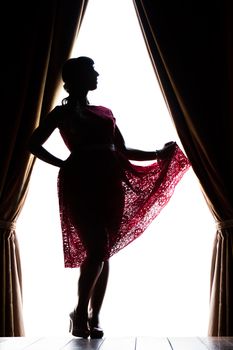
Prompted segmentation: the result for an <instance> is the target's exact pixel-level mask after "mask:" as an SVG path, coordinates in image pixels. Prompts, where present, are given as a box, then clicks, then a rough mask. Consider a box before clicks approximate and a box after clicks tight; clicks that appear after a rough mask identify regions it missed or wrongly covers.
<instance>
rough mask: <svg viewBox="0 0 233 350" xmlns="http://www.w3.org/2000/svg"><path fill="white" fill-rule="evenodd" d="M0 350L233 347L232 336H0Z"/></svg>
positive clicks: (212, 349)
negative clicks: (101, 337) (91, 337)
mask: <svg viewBox="0 0 233 350" xmlns="http://www.w3.org/2000/svg"><path fill="white" fill-rule="evenodd" d="M0 350H233V337H206V338H202V337H161V338H157V337H152V336H151V337H149V336H146V337H109V338H103V339H79V338H74V337H72V336H68V337H32V338H30V337H2V338H1V337H0Z"/></svg>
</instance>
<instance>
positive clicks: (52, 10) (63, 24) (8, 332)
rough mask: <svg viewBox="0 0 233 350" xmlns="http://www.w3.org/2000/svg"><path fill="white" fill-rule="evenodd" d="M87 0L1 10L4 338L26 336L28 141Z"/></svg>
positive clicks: (0, 308)
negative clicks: (23, 228)
mask: <svg viewBox="0 0 233 350" xmlns="http://www.w3.org/2000/svg"><path fill="white" fill-rule="evenodd" d="M87 3H88V0H69V1H66V0H51V1H43V0H42V1H31V2H30V1H29V2H28V1H20V2H17V3H16V2H13V3H12V2H6V3H5V4H4V5H3V6H2V8H1V25H4V27H3V28H2V29H1V31H2V34H3V35H2V37H3V42H2V48H3V49H4V50H3V51H4V52H3V51H2V57H3V63H2V67H3V72H2V81H1V85H2V87H3V90H4V91H3V100H2V101H3V102H2V106H1V107H2V118H4V120H3V119H2V127H1V129H0V160H1V168H0V254H1V266H0V272H1V274H0V285H1V289H0V336H23V335H24V334H25V330H24V324H23V295H22V275H21V268H20V253H19V247H18V242H17V228H16V224H17V218H18V216H19V214H20V212H21V209H22V207H23V204H24V202H25V199H26V196H27V190H28V185H29V180H30V176H31V173H32V169H33V165H34V161H35V158H34V156H32V155H31V154H30V153H29V152H28V150H27V142H28V139H29V137H30V135H31V133H32V131H33V130H34V128H35V127H36V126H37V125H38V123H39V121H40V118H42V117H43V116H44V115H45V114H46V113H47V112H48V111H49V110H50V108H51V106H52V103H53V98H54V96H55V93H56V89H57V87H58V85H59V82H60V71H61V67H62V64H63V63H64V61H65V60H66V59H67V58H68V57H69V55H70V52H71V49H72V45H73V42H74V40H75V37H76V35H77V34H78V31H79V28H80V25H81V22H82V19H83V16H84V13H85V10H86V6H87ZM6 19H7V21H6ZM41 116H42V117H41Z"/></svg>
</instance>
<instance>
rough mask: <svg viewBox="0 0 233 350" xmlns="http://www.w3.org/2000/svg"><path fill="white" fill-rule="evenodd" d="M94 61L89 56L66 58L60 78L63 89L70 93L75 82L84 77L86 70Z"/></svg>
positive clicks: (75, 84) (79, 81) (77, 82)
mask: <svg viewBox="0 0 233 350" xmlns="http://www.w3.org/2000/svg"><path fill="white" fill-rule="evenodd" d="M93 64H94V61H93V60H92V59H91V58H90V57H86V56H80V57H77V58H70V59H68V60H67V61H66V62H65V64H64V65H63V69H62V80H63V82H64V86H63V87H64V89H65V90H66V91H67V92H68V93H70V92H72V89H74V88H75V87H76V86H77V84H79V83H82V81H83V79H85V74H86V71H87V70H88V69H89V68H90V67H92V66H93Z"/></svg>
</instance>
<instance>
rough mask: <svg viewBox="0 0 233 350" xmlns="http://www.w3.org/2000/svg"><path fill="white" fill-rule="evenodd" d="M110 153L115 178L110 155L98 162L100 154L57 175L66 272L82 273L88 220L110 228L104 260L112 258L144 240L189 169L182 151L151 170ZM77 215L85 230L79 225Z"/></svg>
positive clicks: (176, 150)
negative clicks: (77, 271) (132, 243)
mask: <svg viewBox="0 0 233 350" xmlns="http://www.w3.org/2000/svg"><path fill="white" fill-rule="evenodd" d="M96 152H100V151H98V150H96ZM109 152H114V159H115V160H116V159H117V161H115V163H114V167H112V173H111V174H110V173H109V172H108V167H109V165H111V166H112V163H111V162H112V160H111V161H109V159H111V155H110V154H109V153H107V152H106V153H105V152H102V153H101V154H99V153H98V156H97V153H96V156H95V157H94V158H93V159H92V160H90V159H89V160H88V161H87V160H86V159H85V160H84V158H83V157H82V155H81V154H79V155H77V157H76V158H75V159H73V160H72V163H71V164H70V166H68V167H67V168H65V169H61V170H60V172H59V175H58V196H59V205H60V219H61V228H62V236H63V251H64V264H65V267H70V268H75V267H79V266H80V265H81V264H82V263H83V261H84V260H85V258H86V256H87V251H86V249H85V246H84V244H83V239H82V237H83V235H84V233H83V232H82V228H83V227H84V226H85V220H87V225H88V224H89V222H88V221H91V220H95V219H96V218H97V216H98V215H100V216H101V215H102V221H101V222H102V223H103V225H106V227H105V228H107V234H108V240H107V241H106V247H105V259H108V258H110V257H111V256H112V255H114V254H116V253H117V252H119V251H120V250H121V249H123V248H125V247H126V246H127V245H128V244H130V243H131V242H133V241H134V240H135V239H137V238H138V237H139V236H141V234H142V233H143V232H144V231H145V230H146V229H147V228H148V226H149V225H150V223H151V222H152V221H153V220H154V219H155V218H156V217H157V216H158V215H159V213H160V212H161V210H162V209H163V208H164V207H165V206H166V204H167V203H168V202H169V200H170V198H171V197H172V195H173V193H174V190H175V188H176V185H177V184H178V183H179V181H180V180H181V178H182V177H183V175H184V174H185V172H186V171H187V170H188V169H189V167H190V163H189V161H188V159H187V157H186V156H185V155H184V153H183V152H182V150H181V149H180V148H179V146H178V145H175V148H174V152H173V153H172V154H171V155H170V157H169V158H167V159H165V160H159V161H155V162H154V163H152V164H150V165H135V164H133V163H131V162H129V161H128V162H127V161H125V159H124V157H122V156H121V154H118V153H117V151H109ZM85 157H87V154H85ZM74 168H75V169H76V170H74ZM80 173H81V175H80ZM105 186H106V187H107V189H106V190H105ZM96 188H97V190H96ZM74 203H75V204H74ZM105 211H106V215H105ZM93 212H95V215H93ZM71 213H72V214H71ZM91 213H92V214H91ZM74 215H75V216H76V217H77V218H78V220H77V222H79V223H80V222H82V225H79V224H76V221H75V220H73V217H74ZM89 215H90V218H89ZM93 218H94V219H93ZM83 222H84V224H83ZM94 227H95V226H94V225H93V230H94ZM84 231H85V229H84ZM93 241H94V245H95V244H98V235H96V234H95V232H93Z"/></svg>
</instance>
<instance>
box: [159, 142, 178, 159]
mask: <svg viewBox="0 0 233 350" xmlns="http://www.w3.org/2000/svg"><path fill="white" fill-rule="evenodd" d="M175 146H176V142H174V141H170V142H167V143H165V145H164V147H163V148H162V149H160V150H158V151H157V157H158V159H166V158H168V157H169V156H170V155H171V154H172V153H173V151H174V149H175Z"/></svg>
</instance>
